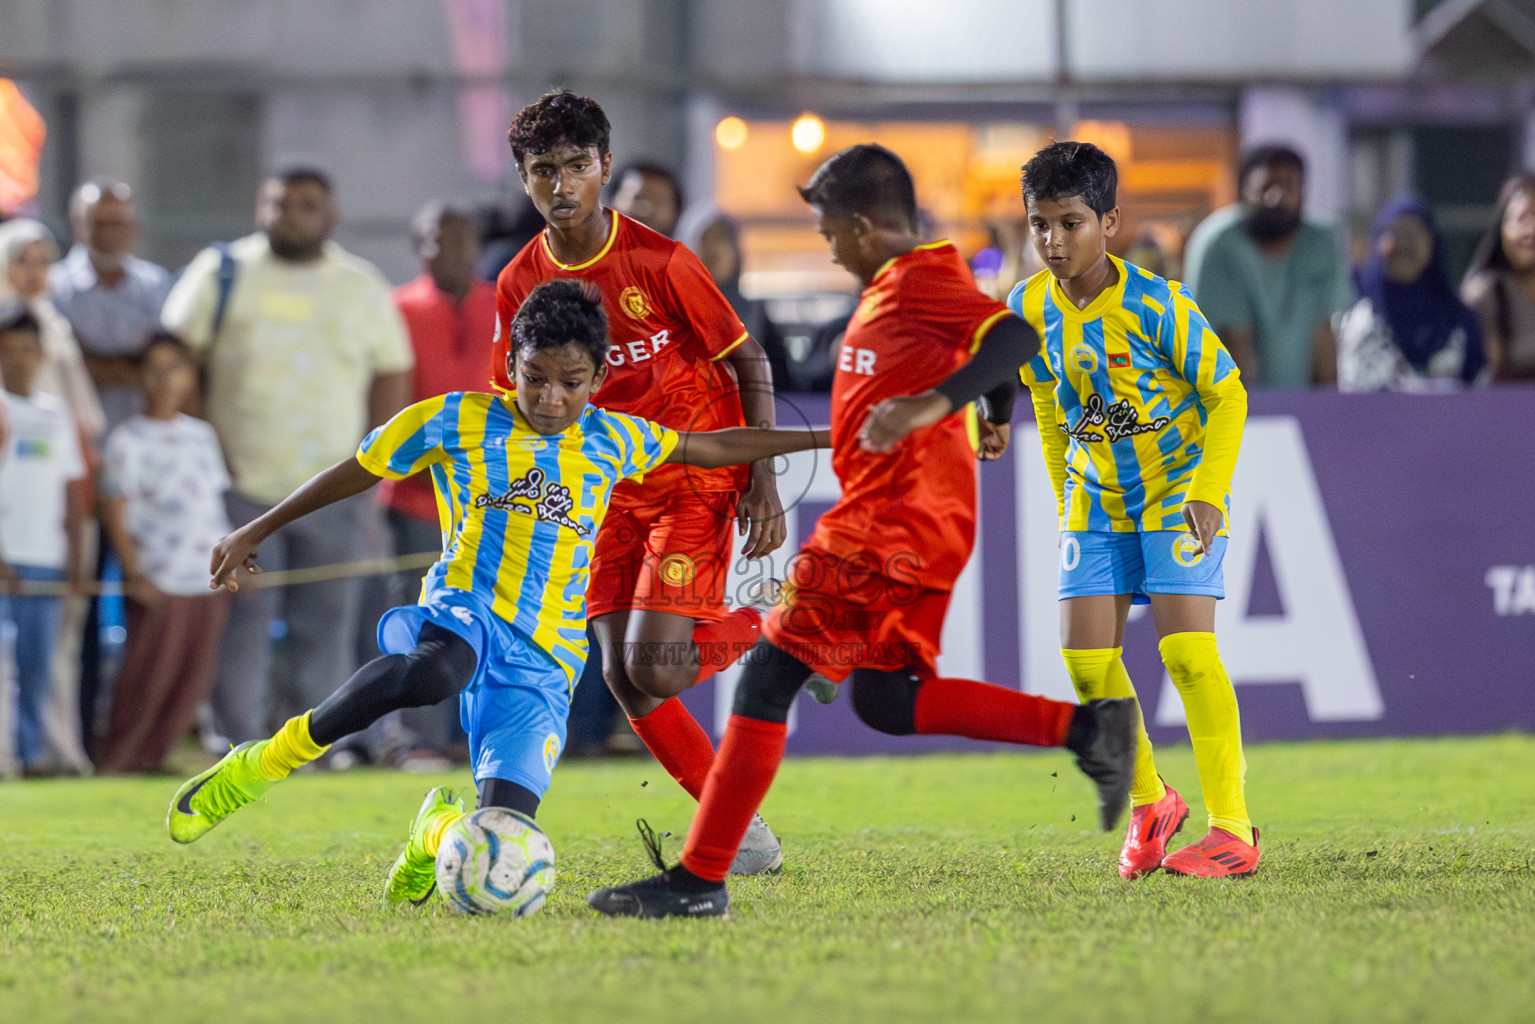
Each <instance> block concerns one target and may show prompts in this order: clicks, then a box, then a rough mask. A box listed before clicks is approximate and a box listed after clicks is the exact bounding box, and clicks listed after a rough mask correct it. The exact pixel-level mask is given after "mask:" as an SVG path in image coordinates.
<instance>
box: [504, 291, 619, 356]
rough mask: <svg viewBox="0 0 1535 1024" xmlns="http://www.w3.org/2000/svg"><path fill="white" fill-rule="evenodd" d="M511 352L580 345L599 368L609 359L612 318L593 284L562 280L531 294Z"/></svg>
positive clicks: (513, 334) (519, 319)
mask: <svg viewBox="0 0 1535 1024" xmlns="http://www.w3.org/2000/svg"><path fill="white" fill-rule="evenodd" d="M510 333H511V339H510V340H511V350H512V351H514V352H517V351H521V350H522V349H525V348H531V349H541V348H559V347H560V346H562V345H578V346H580V347H581V348H582V349H584V350H585V351H586V354H587V355H589V356H591V357H592V366H593V367H594V368H599V367H601V366H602V365H603V360H604V359H606V358H607V356H608V315H607V314H606V313H604V312H603V311H602V293H601V292H599V291H598V290H597V286H596V285H594V284H592V283H591V282H590V281H582V280H580V279H578V278H574V277H558V278H555V279H554V280H552V281H545V282H544V283H543V284H541V285H539V286H538V287H537V288H534V289H533V290H532V291H531V292H529V293H528V297H527V298H526V299H524V300H523V303H522V308H520V309H519V310H517V318H516V319H515V320H513V321H512V329H511V332H510Z"/></svg>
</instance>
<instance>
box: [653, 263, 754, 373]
mask: <svg viewBox="0 0 1535 1024" xmlns="http://www.w3.org/2000/svg"><path fill="white" fill-rule="evenodd" d="M662 280H663V281H664V282H665V285H664V287H665V289H666V296H667V299H668V300H669V302H670V303H671V305H672V308H673V309H674V310H675V311H676V312H677V313H678V315H679V316H680V317H681V318H682V319H685V320H686V321H687V322H688V323H689V324H690V325H691V326H692V328H693V333H694V334H696V335H697V336H698V338H699V340H700V341H702V342H703V346H704V350H705V351H706V352H708V354H709V358H710V359H711V360H713V359H723V358H725V357H726V356H728V355H729V354H730V353H731V352H733V351H735V349H736V348H737V347H738V346H740V344H741V343H742V342H744V341H745V340H746V326H745V325H744V324H742V323H741V318H740V317H739V316H737V315H736V311H735V307H733V306H732V305H731V304H730V302H729V301H728V300H727V299H726V298H725V296H723V295H721V294H720V290H719V288H718V287H716V286H715V284H714V278H712V277H710V276H709V272H708V271H707V270H705V269H704V265H703V264H702V263H701V262H699V259H698V257H697V256H694V255H693V253H692V252H691V251H689V250H688V248H687V247H686V246H682V245H679V246H677V247H676V248H675V249H673V250H672V255H671V258H670V259H669V260H667V263H666V272H665V273H664V274H663V275H662Z"/></svg>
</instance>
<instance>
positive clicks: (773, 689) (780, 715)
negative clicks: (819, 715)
mask: <svg viewBox="0 0 1535 1024" xmlns="http://www.w3.org/2000/svg"><path fill="white" fill-rule="evenodd" d="M808 678H810V667H809V666H807V665H806V664H805V663H804V662H802V661H800V660H799V659H798V658H796V657H794V656H793V655H792V654H789V653H788V652H786V651H783V650H780V649H779V648H777V647H775V646H773V645H772V644H771V643H769V642H768V641H767V640H765V639H762V640H758V641H757V645H756V646H755V647H753V648H752V649H751V651H750V653H748V654H747V656H746V668H745V670H744V671H742V673H741V681H740V682H739V683H738V684H737V685H736V697H735V706H734V708H733V710H734V711H735V713H736V714H738V715H741V716H742V717H744V718H755V719H757V720H758V721H762V722H787V721H788V720H789V708H791V707H793V706H794V698H795V697H797V696H799V691H800V687H802V686H804V685H805V680H806V679H808Z"/></svg>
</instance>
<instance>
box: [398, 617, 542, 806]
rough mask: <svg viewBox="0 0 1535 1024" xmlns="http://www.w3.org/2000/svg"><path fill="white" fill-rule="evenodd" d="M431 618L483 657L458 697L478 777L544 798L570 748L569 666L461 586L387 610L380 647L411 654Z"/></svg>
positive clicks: (478, 656)
mask: <svg viewBox="0 0 1535 1024" xmlns="http://www.w3.org/2000/svg"><path fill="white" fill-rule="evenodd" d="M426 622H430V623H432V624H433V625H435V626H440V627H441V628H443V629H446V630H448V631H449V632H451V633H454V634H456V635H458V636H460V637H462V638H463V639H464V640H465V641H466V642H467V643H468V644H469V645H470V646H471V647H473V648H474V653H475V655H476V657H477V658H478V664H476V665H475V669H474V678H473V679H471V680H470V682H469V685H468V686H466V687H464V690H463V692H462V693H460V694H459V698H458V701H459V717H460V718H461V719H462V721H463V723H464V731H465V732H467V733H468V734H469V751H470V756H471V757H472V758H473V764H474V781H475V782H477V783H478V782H481V781H483V780H485V779H505V780H507V781H508V782H515V783H517V784H518V785H519V786H524V787H526V788H528V789H530V790H532V791H533V792H534V793H537V794H538V795H539V796H540V797H542V796H543V795H544V792H545V791H546V790H547V789H548V788H549V783H550V781H551V779H552V777H553V775H554V765H555V763H556V762H557V761H559V759H560V753H561V752H562V751H563V750H564V749H565V720H566V719H567V718H569V717H570V689H569V683H568V680H567V677H566V675H565V670H564V669H563V668H561V667H560V666H559V664H558V663H556V662H555V661H554V659H553V658H551V657H550V656H549V655H548V654H546V653H544V652H543V651H542V650H540V649H539V648H538V647H535V646H534V645H533V643H532V642H531V641H529V640H528V638H527V637H525V636H523V635H522V634H521V633H520V632H518V631H517V630H515V629H513V628H512V624H511V623H509V622H507V621H506V620H505V619H503V618H501V616H499V615H496V614H495V613H493V612H492V611H491V610H490V608H489V606H487V605H486V604H485V602H484V601H482V600H480V598H478V597H476V596H475V595H474V594H472V593H470V592H469V591H467V590H458V589H456V588H454V587H439V588H437V589H435V590H433V591H431V592H430V593H427V594H425V595H423V596H422V598H421V603H420V604H414V605H405V606H404V607H400V608H391V609H389V611H387V612H385V613H384V617H383V618H381V619H379V621H378V646H379V648H380V649H381V650H383V651H384V652H385V653H386V654H408V653H410V652H411V651H413V650H415V648H416V642H417V638H418V637H419V636H420V634H421V626H422V624H423V623H426Z"/></svg>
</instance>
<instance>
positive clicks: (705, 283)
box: [493, 211, 747, 505]
mask: <svg viewBox="0 0 1535 1024" xmlns="http://www.w3.org/2000/svg"><path fill="white" fill-rule="evenodd" d="M608 214H609V215H610V216H611V217H612V218H613V226H612V228H611V229H610V230H609V232H608V240H607V243H606V244H605V245H604V246H603V247H602V250H601V251H600V252H598V253H597V255H596V256H593V257H592V258H591V259H589V260H587V261H586V262H585V263H576V264H566V263H561V262H559V261H558V260H556V259H555V258H554V253H553V252H552V251H550V249H549V242H548V238H547V235H548V232H547V230H546V231H545V232H543V233H541V234H539V236H538V237H537V238H535V239H533V241H531V242H529V243H528V244H527V245H526V246H524V247H523V250H522V251H521V252H519V253H518V254H517V255H516V256H515V257H514V258H513V259H512V262H510V263H508V264H507V265H506V269H504V270H502V271H501V276H500V277H499V278H498V279H497V281H496V337H495V344H494V346H493V349H494V356H493V362H494V372H495V383H496V384H497V385H498V386H500V387H502V388H510V387H511V381H509V380H508V379H507V376H506V350H507V338H508V336H509V331H510V326H511V322H512V318H513V317H515V316H516V315H517V309H518V307H520V306H521V305H522V302H523V300H524V299H526V298H527V296H528V293H529V292H531V291H532V290H533V289H534V287H536V286H537V285H539V284H541V283H543V282H544V281H548V280H551V279H553V278H559V277H576V278H581V279H583V280H586V281H590V282H592V283H593V284H595V285H596V286H597V289H598V290H599V291H600V292H601V293H602V306H603V309H604V310H606V311H607V314H608V340H609V341H610V342H611V343H612V347H611V348H609V349H608V379H607V380H606V381H605V382H604V383H603V385H602V387H601V388H599V389H598V391H597V393H596V394H595V395H593V396H592V403H593V404H594V405H599V406H601V407H603V408H605V409H612V410H613V411H615V412H623V413H629V414H630V415H632V416H643V417H644V418H645V419H648V420H654V421H655V422H657V423H660V424H662V425H663V426H667V427H671V428H672V429H673V430H680V431H695V430H719V429H721V428H724V427H740V426H745V424H746V419H745V417H744V416H743V415H742V412H741V395H740V392H739V390H738V389H737V387H736V380H735V374H734V373H733V372H732V371H731V370H730V368H729V367H728V366H726V365H724V364H723V363H722V362H721V360H722V359H723V358H724V357H725V356H726V355H728V354H730V352H731V351H733V350H734V349H735V348H736V346H738V345H740V344H741V343H742V342H744V341H745V340H746V328H745V327H744V326H742V324H741V318H740V317H739V316H737V315H736V311H735V310H734V309H732V308H731V306H730V303H729V302H728V301H726V299H725V297H724V296H723V295H721V294H720V291H719V289H718V288H716V287H715V285H714V279H713V278H711V277H710V276H709V272H708V271H707V270H705V269H704V266H703V264H702V263H700V262H699V261H698V257H696V256H694V255H693V254H692V253H691V252H689V251H688V249H687V247H686V246H684V245H682V244H680V243H678V242H674V241H672V240H671V239H670V238H667V237H666V236H665V235H663V234H661V233H659V232H656V231H652V230H651V229H650V228H647V227H646V226H645V225H643V224H641V223H640V222H639V221H636V220H631V219H630V218H628V217H625V216H622V215H621V214H619V213H616V212H614V211H608ZM746 483H747V469H746V467H745V466H730V467H727V468H725V469H697V468H694V467H690V466H661V467H659V468H657V469H653V470H651V471H650V472H649V473H647V474H646V475H645V479H644V481H643V482H637V481H625V482H624V483H621V484H619V485H618V487H617V488H615V489H614V491H613V498H612V502H613V504H629V505H641V504H645V505H648V504H652V503H655V502H660V501H664V500H666V498H667V497H668V496H669V495H671V494H673V493H676V492H680V491H683V490H685V489H691V490H693V491H697V492H710V491H740V490H743V489H744V488H745V487H746Z"/></svg>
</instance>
